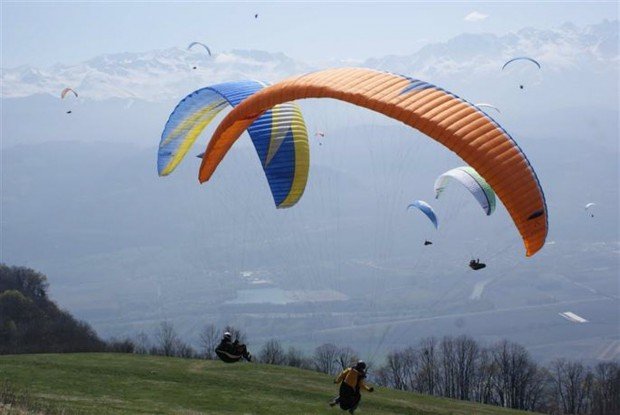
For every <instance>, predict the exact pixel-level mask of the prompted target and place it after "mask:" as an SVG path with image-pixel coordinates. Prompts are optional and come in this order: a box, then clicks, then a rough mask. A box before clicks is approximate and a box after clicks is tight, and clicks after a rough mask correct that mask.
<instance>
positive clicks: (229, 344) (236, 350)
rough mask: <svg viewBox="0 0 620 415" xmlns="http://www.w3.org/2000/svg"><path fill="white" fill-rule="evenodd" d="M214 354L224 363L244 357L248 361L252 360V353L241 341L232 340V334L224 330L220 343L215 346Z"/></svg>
mask: <svg viewBox="0 0 620 415" xmlns="http://www.w3.org/2000/svg"><path fill="white" fill-rule="evenodd" d="M215 354H216V355H217V357H219V358H220V359H221V360H222V361H224V362H226V363H234V362H238V361H239V360H241V358H244V359H245V360H247V361H248V362H251V361H252V355H251V354H250V352H248V348H247V347H246V346H245V344H243V343H239V340H238V339H235V340H234V341H233V339H232V334H230V333H229V332H225V333H224V336H223V337H222V340H220V344H218V346H217V347H216V348H215Z"/></svg>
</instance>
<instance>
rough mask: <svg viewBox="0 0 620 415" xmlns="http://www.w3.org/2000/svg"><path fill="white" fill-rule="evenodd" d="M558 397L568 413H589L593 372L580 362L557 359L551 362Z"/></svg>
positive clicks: (563, 408)
mask: <svg viewBox="0 0 620 415" xmlns="http://www.w3.org/2000/svg"><path fill="white" fill-rule="evenodd" d="M551 374H552V378H553V381H554V384H555V388H556V397H557V398H558V400H559V403H560V404H561V407H562V410H563V411H564V413H567V414H587V413H588V412H589V399H588V398H589V395H590V392H591V388H592V379H593V375H592V373H591V372H590V371H589V370H588V369H587V368H586V367H584V366H583V364H581V363H580V362H569V361H568V360H566V359H557V360H554V361H553V362H552V363H551Z"/></svg>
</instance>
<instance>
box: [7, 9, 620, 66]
mask: <svg viewBox="0 0 620 415" xmlns="http://www.w3.org/2000/svg"><path fill="white" fill-rule="evenodd" d="M0 5H1V6H0V7H1V14H2V18H1V20H2V29H1V30H2V63H1V66H2V67H4V68H11V67H15V66H19V65H23V64H29V65H34V66H49V65H52V64H54V63H63V64H68V63H76V62H79V61H83V60H86V59H89V58H92V57H94V56H97V55H100V54H103V53H118V52H139V51H147V50H151V49H162V48H168V47H174V46H181V47H184V46H185V45H187V44H188V43H189V42H190V41H193V40H199V41H203V42H205V43H207V44H208V45H209V46H210V47H211V48H212V49H213V50H214V51H215V52H217V51H220V50H230V49H233V48H238V49H260V50H266V51H270V52H284V53H286V54H287V55H289V56H291V57H294V58H297V59H301V60H306V61H310V60H312V61H317V60H330V59H333V58H339V59H357V60H362V59H366V58H368V57H376V56H382V55H386V54H407V53H412V52H414V51H416V50H417V49H419V48H420V47H421V46H422V45H424V44H425V43H429V42H437V41H443V40H447V39H449V38H451V37H453V36H455V35H458V34H460V33H463V32H480V31H483V32H491V33H498V34H501V33H505V32H509V31H514V30H518V29H521V28H523V27H526V26H534V27H538V28H548V27H554V26H559V25H561V24H562V23H564V22H572V23H575V24H577V25H586V24H592V23H597V22H600V21H601V20H603V19H617V18H618V4H617V2H616V1H610V2H598V3H594V2H553V3H551V2H549V3H545V4H539V3H538V2H528V3H523V2H521V3H519V2H502V3H488V2H466V3H465V2H458V3H457V2H446V3H441V4H432V3H414V2H406V3H405V2H401V3H388V4H385V3H370V2H367V3H354V2H346V3H345V2H342V3H318V2H317V3H310V2H303V3H302V2H299V3H294V4H289V3H284V2H271V3H264V2H260V3H259V2H255V3H231V2H226V3H224V2H222V3H207V2H186V3H181V4H176V3H174V4H173V3H168V2H120V1H107V2H91V3H85V2H82V3H78V2H30V3H28V2H24V1H20V2H11V1H5V0H2V1H1V2H0ZM255 13H258V14H259V16H258V19H255V18H254V14H255Z"/></svg>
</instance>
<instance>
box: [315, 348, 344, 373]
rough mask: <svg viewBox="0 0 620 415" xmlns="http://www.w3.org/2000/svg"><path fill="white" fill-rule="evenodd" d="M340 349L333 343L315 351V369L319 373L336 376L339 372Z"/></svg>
mask: <svg viewBox="0 0 620 415" xmlns="http://www.w3.org/2000/svg"><path fill="white" fill-rule="evenodd" d="M337 357H338V347H336V346H334V345H333V344H331V343H326V344H323V345H321V346H319V347H317V348H316V349H314V359H313V360H314V367H315V368H316V370H317V371H318V372H322V373H327V374H328V375H335V374H336V370H337Z"/></svg>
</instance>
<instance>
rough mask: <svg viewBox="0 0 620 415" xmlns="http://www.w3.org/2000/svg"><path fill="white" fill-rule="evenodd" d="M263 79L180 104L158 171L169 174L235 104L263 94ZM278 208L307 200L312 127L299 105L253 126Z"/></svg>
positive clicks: (278, 109) (217, 88)
mask: <svg viewBox="0 0 620 415" xmlns="http://www.w3.org/2000/svg"><path fill="white" fill-rule="evenodd" d="M265 85H266V84H265V83H261V82H258V81H249V80H248V81H238V82H225V83H222V84H217V85H211V86H208V87H206V88H202V89H199V90H197V91H194V92H192V93H191V94H189V95H188V96H186V97H185V98H183V99H182V100H181V102H179V104H178V105H177V106H176V108H175V109H174V111H173V112H172V114H170V118H169V119H168V122H167V123H166V125H165V127H164V131H163V132H162V135H161V142H160V144H159V149H158V155H157V172H158V173H159V175H160V176H167V175H169V174H170V173H172V171H173V170H174V169H175V168H176V167H177V166H178V164H179V163H180V162H181V160H183V158H184V157H185V155H186V154H187V152H188V151H189V150H190V148H191V147H192V145H193V144H194V142H195V141H196V139H197V138H198V136H199V135H200V134H201V133H202V131H203V130H204V129H205V128H206V127H207V126H208V125H209V123H210V122H211V121H212V120H213V118H215V116H216V115H217V114H219V113H220V111H222V110H223V109H224V108H226V107H228V106H229V105H230V106H232V107H235V106H237V105H238V104H239V103H240V102H242V101H243V100H244V99H246V98H247V97H249V96H250V95H252V94H254V93H256V92H258V91H260V90H261V89H263V87H264V86H265ZM248 133H249V135H250V138H251V139H252V143H253V144H254V147H255V149H256V153H257V154H258V157H259V159H260V161H261V165H262V166H263V170H264V171H265V175H266V176H267V181H268V182H269V187H270V189H271V193H272V195H273V199H274V202H275V204H276V207H278V208H286V207H290V206H293V205H294V204H295V203H297V201H298V200H299V198H301V196H302V194H303V192H304V189H305V186H306V181H307V179H308V168H309V164H310V162H309V157H310V156H309V146H308V132H307V129H306V124H305V122H304V119H303V117H302V115H301V111H300V109H299V107H298V106H297V105H296V104H294V103H285V104H281V105H276V106H275V107H273V108H272V109H270V110H269V111H266V112H265V113H264V114H262V115H261V116H260V117H259V118H258V119H256V120H255V121H254V123H253V124H252V125H251V126H250V127H249V128H248Z"/></svg>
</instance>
